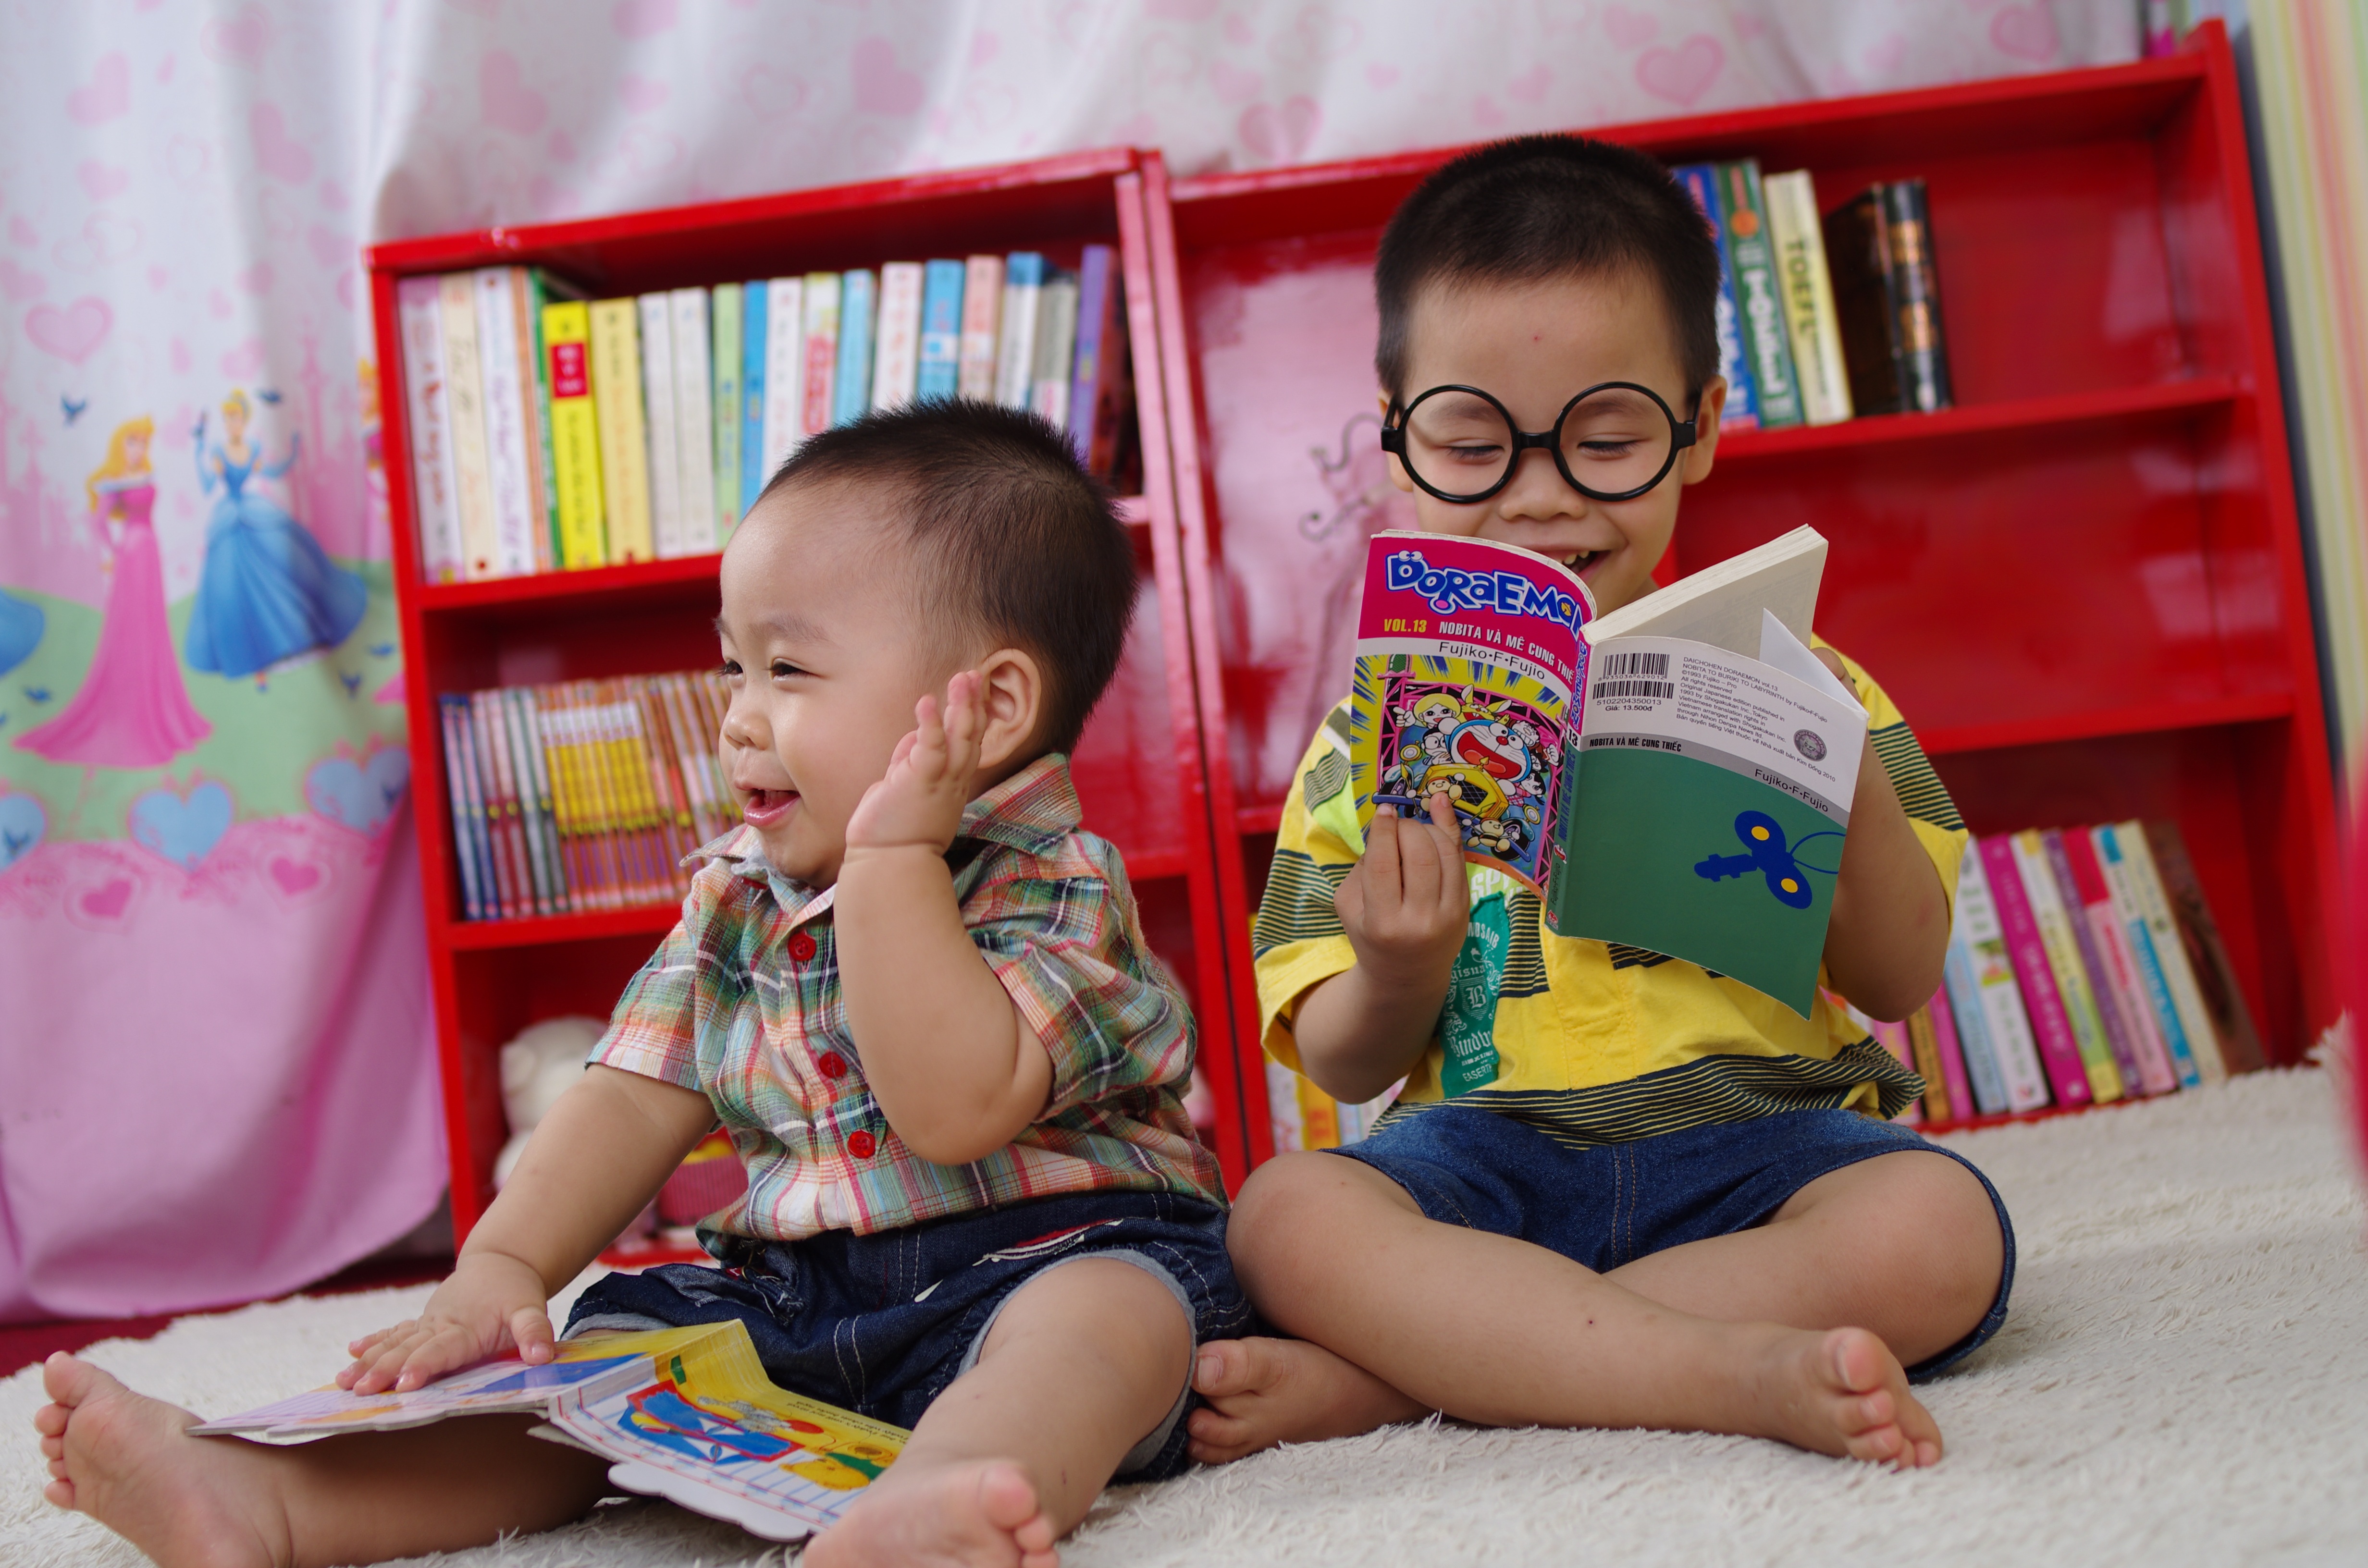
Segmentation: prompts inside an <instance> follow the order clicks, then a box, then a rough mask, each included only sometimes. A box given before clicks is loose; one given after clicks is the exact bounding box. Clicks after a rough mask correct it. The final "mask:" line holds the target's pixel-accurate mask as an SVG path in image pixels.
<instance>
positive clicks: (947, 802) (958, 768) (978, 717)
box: [847, 670, 986, 855]
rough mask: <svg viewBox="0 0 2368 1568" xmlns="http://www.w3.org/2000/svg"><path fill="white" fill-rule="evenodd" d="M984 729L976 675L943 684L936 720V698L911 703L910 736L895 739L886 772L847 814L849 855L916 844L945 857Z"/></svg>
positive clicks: (967, 793) (967, 797)
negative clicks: (942, 713) (942, 712)
mask: <svg viewBox="0 0 2368 1568" xmlns="http://www.w3.org/2000/svg"><path fill="white" fill-rule="evenodd" d="M985 727H986V714H985V702H984V700H983V699H982V695H981V691H980V683H979V678H978V676H976V675H974V674H973V673H972V672H970V671H968V670H965V671H963V672H962V674H960V675H958V676H954V678H953V679H952V680H951V681H950V682H949V683H947V686H946V702H945V716H944V718H943V719H942V720H941V719H939V712H938V699H936V698H934V697H924V698H922V699H921V700H920V701H919V702H917V703H916V704H914V706H913V730H912V733H909V734H907V735H906V736H905V738H904V739H903V740H901V741H898V742H897V743H896V750H895V754H894V756H891V757H890V758H889V759H888V771H887V774H886V775H885V776H884V777H882V778H881V780H880V782H879V783H877V784H874V785H873V786H871V789H869V790H865V791H864V794H863V799H862V800H861V801H859V802H857V804H856V808H855V814H854V815H853V816H852V817H850V818H848V824H847V847H848V852H849V853H850V854H852V853H853V852H854V851H856V850H860V849H897V848H907V847H917V848H927V849H928V851H929V852H930V853H931V854H933V855H942V854H944V853H945V852H946V848H947V846H950V845H951V844H952V843H953V841H954V834H955V832H956V831H957V830H958V829H960V828H961V826H962V808H963V807H964V806H966V805H968V804H970V796H971V780H972V778H973V775H975V774H976V772H977V771H978V747H979V736H980V734H981V733H982V732H983V731H984V730H985Z"/></svg>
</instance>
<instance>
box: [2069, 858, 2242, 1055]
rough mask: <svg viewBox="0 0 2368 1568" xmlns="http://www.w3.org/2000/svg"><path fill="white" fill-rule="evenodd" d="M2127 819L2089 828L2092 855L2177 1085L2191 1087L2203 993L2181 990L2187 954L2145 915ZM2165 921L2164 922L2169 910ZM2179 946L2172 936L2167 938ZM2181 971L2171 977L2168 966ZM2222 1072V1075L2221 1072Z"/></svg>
mask: <svg viewBox="0 0 2368 1568" xmlns="http://www.w3.org/2000/svg"><path fill="white" fill-rule="evenodd" d="M2127 826H2128V824H2103V825H2100V826H2098V827H2092V828H2090V829H2089V837H2090V839H2091V840H2092V841H2094V843H2095V844H2096V846H2097V861H2098V864H2099V865H2100V867H2101V868H2102V869H2103V870H2104V873H2105V884H2106V886H2107V887H2108V888H2110V889H2111V890H2112V896H2113V912H2114V914H2115V915H2118V916H2119V917H2120V919H2121V921H2122V926H2123V930H2125V931H2127V932H2128V933H2129V938H2130V954H2131V957H2132V958H2133V959H2134V960H2135V961H2136V963H2137V966H2138V974H2139V977H2140V979H2141V980H2142V981H2143V982H2144V983H2145V985H2146V1000H2147V1002H2148V1004H2149V1005H2150V1006H2152V1007H2153V1008H2154V1017H2155V1027H2156V1028H2158V1029H2160V1030H2161V1031H2162V1039H2163V1045H2164V1047H2165V1048H2166V1049H2167V1050H2169V1052H2170V1057H2171V1062H2172V1065H2173V1066H2174V1067H2175V1068H2176V1069H2177V1071H2178V1074H2179V1081H2180V1085H2181V1086H2182V1087H2184V1088H2190V1089H2192V1088H2194V1087H2196V1086H2197V1085H2200V1084H2202V1083H2203V1081H2204V1079H2203V1057H2202V1053H2201V1052H2200V1051H2198V1049H2197V1046H2196V1040H2195V1036H2196V1032H2197V1031H2198V1030H2203V1031H2209V1030H2210V1028H2211V1027H2212V1022H2211V1019H2210V1018H2209V1017H2206V1016H2205V1015H2204V1012H2203V997H2202V996H2201V995H2195V996H2193V997H2192V1000H2191V999H2190V998H2189V997H2187V996H2183V995H2182V994H2181V990H2182V984H2181V982H2182V981H2183V983H2184V989H2185V990H2187V991H2189V992H2192V990H2193V987H2194V985H2195V980H2194V977H2193V976H2192V975H2189V974H2186V973H2185V970H2186V965H2187V955H2186V954H2185V953H2183V952H2176V951H2174V952H2169V953H2166V952H2164V951H2163V944H2162V942H2161V940H2159V939H2158V938H2157V936H2156V934H2155V929H2154V924H2153V921H2152V919H2151V918H2150V915H2149V909H2150V903H2151V901H2150V900H2149V899H2148V898H2147V897H2146V893H2145V892H2143V891H2142V890H2141V889H2140V888H2139V886H2138V872H2137V869H2136V868H2135V866H2133V865H2132V864H2131V863H2130V860H2131V856H2130V855H2129V854H2128V853H2127V852H2126V851H2124V849H2123V833H2124V831H2125V830H2126V828H2127ZM2164 922H2165V925H2166V926H2169V915H2168V914H2166V915H2165V917H2164ZM2170 946H2171V947H2172V948H2173V949H2176V948H2177V947H2178V942H2177V940H2176V938H2175V936H2174V937H2173V939H2172V941H2171V943H2170ZM2174 966H2176V967H2177V968H2178V970H2179V971H2180V978H2179V979H2177V980H2174V978H2173V976H2172V970H2173V967H2174ZM2222 1076H2224V1077H2225V1076H2226V1074H2225V1073H2224V1074H2222Z"/></svg>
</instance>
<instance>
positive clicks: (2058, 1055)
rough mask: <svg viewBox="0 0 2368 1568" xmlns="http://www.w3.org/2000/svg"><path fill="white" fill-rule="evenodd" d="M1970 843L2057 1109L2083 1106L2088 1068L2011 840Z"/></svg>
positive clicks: (2088, 1091) (2090, 1091)
mask: <svg viewBox="0 0 2368 1568" xmlns="http://www.w3.org/2000/svg"><path fill="white" fill-rule="evenodd" d="M1975 846H1976V847H1977V848H1978V850H1979V851H1980V854H1981V857H1982V870H1983V871H1984V873H1985V880H1986V881H1987V883H1988V886H1989V890H1990V898H1991V901H1992V903H1993V904H1994V905H1995V907H1996V908H1997V910H1998V928H1999V931H2000V934H2001V936H2002V937H2003V938H2004V940H2005V942H2006V951H2007V959H2008V960H2009V963H2010V964H2011V965H2012V967H2013V970H2014V979H2015V983H2016V984H2017V985H2019V986H2020V987H2021V989H2022V1005H2023V1008H2024V1012H2025V1016H2026V1017H2028V1018H2029V1020H2030V1023H2031V1035H2032V1042H2033V1043H2034V1045H2035V1046H2036V1047H2037V1048H2038V1051H2039V1062H2040V1065H2041V1066H2042V1067H2043V1068H2044V1069H2045V1070H2046V1073H2047V1083H2048V1086H2049V1088H2051V1089H2052V1090H2054V1091H2055V1103H2056V1104H2058V1105H2062V1106H2084V1105H2088V1104H2089V1103H2091V1102H2092V1101H2094V1100H2095V1099H2096V1097H2097V1092H2096V1090H2095V1089H2094V1088H2093V1087H2091V1086H2090V1085H2089V1070H2088V1068H2087V1066H2086V1065H2085V1064H2084V1063H2083V1062H2081V1060H2080V1042H2079V1041H2078V1040H2076V1039H2075V1038H2074V1037H2073V1034H2072V1020H2071V1019H2070V1018H2068V1017H2066V1016H2065V1012H2064V994H2063V993H2062V992H2060V991H2058V990H2057V989H2056V986H2055V969H2054V967H2053V966H2052V965H2051V964H2050V963H2049V961H2048V957H2047V946H2046V944H2045V943H2044V941H2043V940H2042V939H2041V937H2040V934H2039V922H2038V919H2037V918H2036V917H2035V916H2034V915H2033V914H2032V907H2031V899H2030V897H2029V896H2028V893H2027V891H2026V889H2025V888H2024V886H2023V881H2022V868H2021V866H2020V865H2018V864H2017V863H2016V860H2015V853H2014V840H2013V839H2012V838H2010V837H2009V836H2007V835H2004V834H2000V835H1998V836H1997V837H1994V838H1982V839H1976V840H1975ZM2108 1065H2110V1063H2108Z"/></svg>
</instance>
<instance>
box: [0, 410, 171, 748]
mask: <svg viewBox="0 0 2368 1568" xmlns="http://www.w3.org/2000/svg"><path fill="white" fill-rule="evenodd" d="M155 433H156V432H155V426H154V425H152V424H151V423H150V422H149V421H148V420H146V419H145V418H141V419H131V420H127V421H125V422H124V423H123V424H121V425H120V426H116V430H115V434H114V435H113V436H111V437H108V443H107V460H106V461H105V462H103V463H102V464H100V465H99V468H98V471H97V472H95V473H93V474H92V475H91V476H90V483H89V495H90V509H91V517H92V520H93V521H94V522H96V523H97V525H98V527H99V529H100V531H101V534H102V536H103V538H104V539H105V540H106V545H105V548H107V549H108V557H107V560H106V566H107V570H108V589H107V608H106V611H105V613H104V614H103V616H102V617H101V619H100V621H99V628H98V652H97V653H94V654H93V655H92V656H91V661H90V671H89V673H88V674H86V675H85V676H83V682H82V687H81V689H80V690H78V691H76V692H75V693H74V700H73V701H71V702H69V703H67V704H66V706H65V709H64V710H63V711H62V712H60V713H59V714H58V716H57V717H56V718H54V719H52V720H51V721H50V722H48V723H46V724H43V725H42V726H41V727H40V728H39V729H37V730H30V731H28V732H27V733H24V734H22V735H19V736H17V745H19V746H21V747H23V748H24V749H25V750H27V751H30V752H38V753H40V755H41V756H45V757H48V758H49V759H50V760H51V762H63V763H71V764H76V765H79V766H81V767H163V766H164V765H165V763H168V762H170V761H172V760H173V758H174V757H175V756H178V755H179V754H181V753H182V752H185V751H188V749H189V748H190V747H191V746H194V745H196V744H198V743H199V741H202V740H204V739H205V738H206V736H207V735H209V734H211V733H212V731H213V726H212V725H211V724H209V723H207V722H206V721H205V719H204V718H203V717H202V716H200V715H199V712H198V710H196V709H195V708H193V707H191V706H190V705H189V694H188V688H187V687H184V686H183V685H182V684H181V666H180V662H179V660H177V659H176V657H175V656H174V653H173V633H172V629H171V628H170V627H168V626H166V625H165V574H164V569H163V567H162V566H161V564H160V563H159V562H158V561H157V557H156V530H155V529H154V528H153V527H152V526H151V525H150V522H149V514H150V513H151V512H152V511H154V508H155V506H156V483H155V476H154V472H152V471H151V470H150V468H149V466H148V443H149V441H150V439H151V438H152V437H154V435H155Z"/></svg>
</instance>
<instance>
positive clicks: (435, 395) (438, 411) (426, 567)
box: [394, 278, 461, 583]
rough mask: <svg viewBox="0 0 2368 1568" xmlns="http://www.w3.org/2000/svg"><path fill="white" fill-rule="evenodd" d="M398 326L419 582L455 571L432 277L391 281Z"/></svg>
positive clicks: (452, 495)
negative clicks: (401, 333)
mask: <svg viewBox="0 0 2368 1568" xmlns="http://www.w3.org/2000/svg"><path fill="white" fill-rule="evenodd" d="M394 293H395V319H396V320H397V321H398V322H399V323H400V324H401V326H402V332H403V396H404V410H405V412H406V414H407V415H408V416H409V424H410V426H411V428H410V431H409V437H410V443H411V510H412V516H413V519H414V521H415V522H416V525H417V528H418V539H419V575H420V580H421V581H422V582H427V583H451V582H457V581H459V580H460V576H461V514H460V510H459V507H460V497H459V495H458V494H457V490H458V488H459V479H458V477H457V476H456V475H455V474H454V473H453V471H452V411H451V403H450V398H449V396H448V395H447V393H446V391H445V387H444V307H443V304H442V303H441V301H438V298H437V283H436V279H435V278H404V279H403V280H402V281H401V282H400V283H398V284H396V285H395V290H394Z"/></svg>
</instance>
